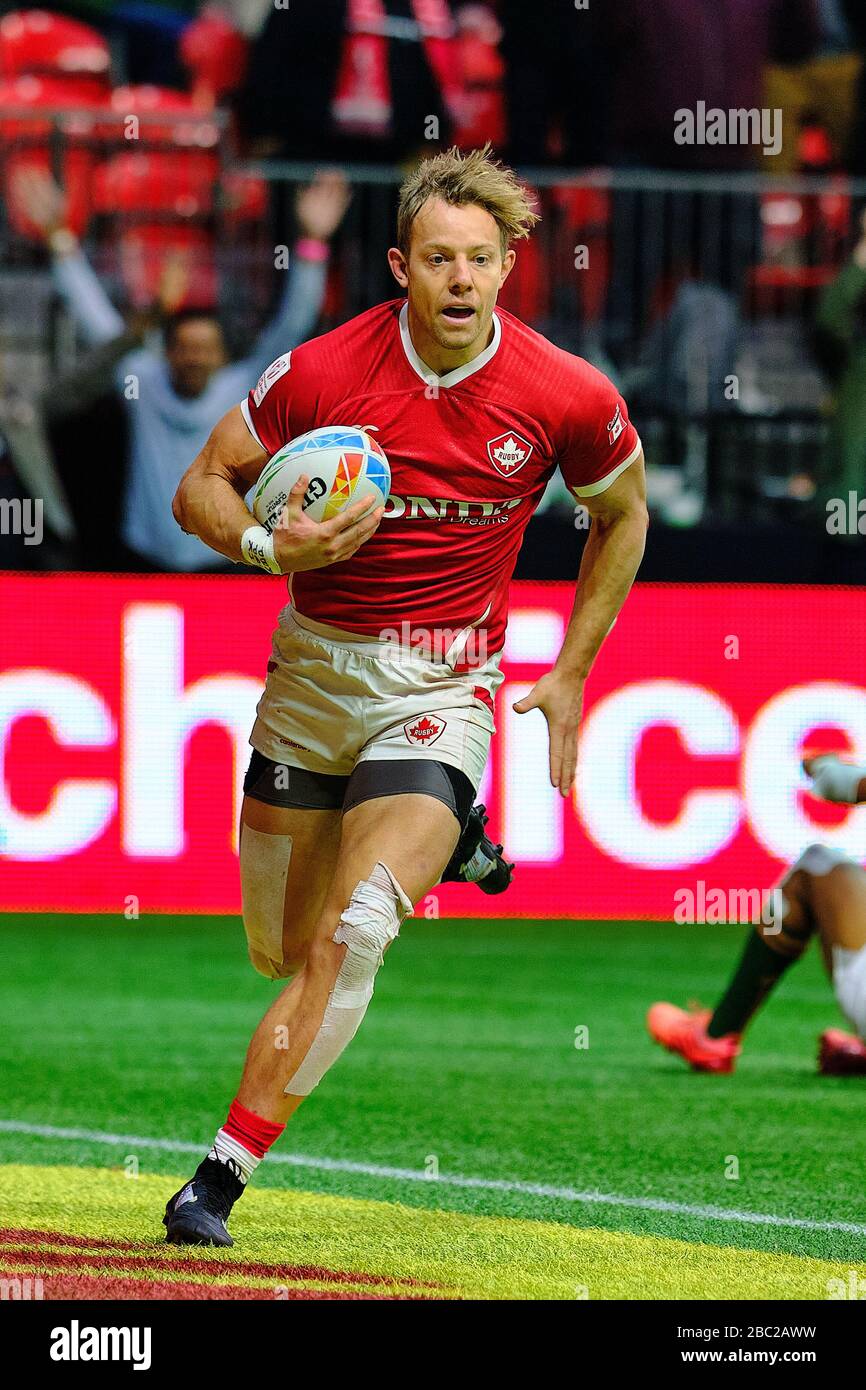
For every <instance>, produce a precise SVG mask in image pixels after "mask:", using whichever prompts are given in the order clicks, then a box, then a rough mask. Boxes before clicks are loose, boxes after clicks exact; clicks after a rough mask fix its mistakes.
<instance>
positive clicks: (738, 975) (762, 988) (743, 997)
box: [707, 931, 796, 1038]
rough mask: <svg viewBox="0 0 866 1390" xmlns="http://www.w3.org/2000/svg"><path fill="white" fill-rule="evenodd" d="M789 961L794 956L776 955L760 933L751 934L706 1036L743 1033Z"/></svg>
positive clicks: (714, 1036) (753, 932) (777, 953)
mask: <svg viewBox="0 0 866 1390" xmlns="http://www.w3.org/2000/svg"><path fill="white" fill-rule="evenodd" d="M792 959H796V957H791V956H781V955H779V952H778V951H774V950H773V949H772V948H771V947H770V946H768V945H767V943H766V941H765V940H764V938H763V937H762V936H761V935H760V933H759V932H757V931H751V932H750V933H749V939H748V941H747V942H746V945H745V948H744V950H743V954H742V956H741V957H740V963H739V965H738V966H737V968H736V970H735V972H734V978H733V979H732V980H731V983H730V984H729V985H728V988H727V989H726V990H725V992H724V994H723V995H722V997H721V999H720V1000H719V1002H718V1004H717V1005H716V1010H715V1013H714V1014H713V1016H712V1018H711V1019H710V1021H709V1023H708V1024H707V1033H708V1034H709V1036H710V1037H711V1038H723V1037H724V1036H725V1035H726V1034H727V1033H742V1031H743V1029H744V1028H745V1026H746V1024H747V1023H748V1021H749V1019H750V1018H751V1017H752V1014H753V1013H754V1012H755V1011H756V1009H757V1008H758V1007H759V1005H760V1004H762V1003H763V1001H764V999H765V998H766V996H767V995H768V994H769V992H770V990H771V989H772V988H773V986H774V984H775V983H776V981H777V980H778V979H779V977H780V976H781V975H782V974H784V972H785V970H787V968H788V966H789V965H790V964H791V962H792Z"/></svg>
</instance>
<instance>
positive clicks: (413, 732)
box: [403, 714, 446, 748]
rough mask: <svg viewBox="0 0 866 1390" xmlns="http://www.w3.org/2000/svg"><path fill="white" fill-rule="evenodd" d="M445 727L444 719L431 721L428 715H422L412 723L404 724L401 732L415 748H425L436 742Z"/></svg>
mask: <svg viewBox="0 0 866 1390" xmlns="http://www.w3.org/2000/svg"><path fill="white" fill-rule="evenodd" d="M445 727H446V726H445V720H444V719H431V718H430V716H429V714H422V715H421V718H420V719H416V720H415V722H414V723H412V722H410V723H408V724H404V725H403V732H404V734H405V735H406V737H407V739H408V740H409V742H410V743H412V744H414V745H415V746H416V748H426V747H429V745H430V744H431V743H435V742H436V740H437V738H438V737H439V735H440V734H441V733H442V732H443V730H444V729H445Z"/></svg>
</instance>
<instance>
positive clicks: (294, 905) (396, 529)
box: [164, 149, 647, 1245]
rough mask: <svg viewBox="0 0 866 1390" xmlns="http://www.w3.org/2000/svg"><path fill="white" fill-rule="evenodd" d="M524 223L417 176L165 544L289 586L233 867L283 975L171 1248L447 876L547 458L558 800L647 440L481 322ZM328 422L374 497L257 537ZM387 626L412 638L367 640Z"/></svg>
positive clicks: (176, 1207)
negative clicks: (558, 642) (561, 631)
mask: <svg viewBox="0 0 866 1390" xmlns="http://www.w3.org/2000/svg"><path fill="white" fill-rule="evenodd" d="M536 220H537V218H536V215H535V213H534V211H533V209H532V207H531V206H530V204H529V202H528V200H527V197H526V194H525V192H524V190H523V188H522V187H521V185H520V184H519V183H518V181H517V179H516V178H515V176H514V174H513V173H512V172H511V171H510V170H508V169H506V168H504V167H503V166H502V165H500V164H499V163H498V162H496V161H494V160H493V159H491V157H490V155H489V153H488V151H487V150H486V149H485V150H475V151H472V152H470V153H467V154H465V155H461V154H460V153H459V152H458V151H456V150H452V151H449V152H447V153H444V154H440V155H437V156H436V157H434V158H431V159H429V160H427V161H426V162H424V163H422V164H421V165H420V167H419V168H418V169H417V171H415V172H414V173H412V174H411V175H410V176H409V177H408V178H407V180H406V182H405V183H404V185H403V187H402V189H401V193H400V201H399V211H398V223H397V244H396V246H394V247H392V248H391V249H390V250H389V252H388V260H389V264H390V267H391V270H392V272H393V275H394V278H395V280H396V281H397V284H398V286H399V287H400V289H401V291H402V292H403V294H401V296H400V298H397V299H394V300H392V301H390V302H388V303H385V304H380V305H378V306H377V307H375V308H373V309H370V310H369V311H367V312H366V313H363V314H360V315H359V316H358V317H357V318H354V319H352V320H350V321H349V322H348V323H345V324H343V325H342V326H341V327H339V328H336V329H334V330H333V331H332V332H330V333H326V334H325V335H323V336H322V337H320V338H316V339H314V340H312V341H310V342H307V343H304V344H302V346H301V347H299V348H295V349H294V350H293V351H292V352H291V353H290V354H289V353H287V354H286V355H285V356H283V357H281V358H279V359H277V361H276V362H274V363H273V364H272V365H271V366H270V367H269V368H268V369H267V370H266V371H265V372H264V373H263V375H262V377H261V378H260V380H259V382H258V384H257V385H256V386H254V387H253V389H252V390H251V391H250V393H249V396H248V398H247V399H246V400H245V401H243V402H242V403H241V404H240V405H239V406H238V407H237V409H235V410H232V411H230V412H229V413H228V414H227V415H226V416H225V417H224V418H223V419H222V420H221V421H220V422H219V424H218V425H217V426H216V428H215V430H214V431H213V434H212V435H211V437H210V439H209V440H208V442H207V444H206V446H205V448H204V449H203V450H202V452H201V454H200V455H199V456H198V458H197V459H196V460H195V462H194V463H193V464H192V466H191V467H190V469H189V470H188V472H187V474H186V475H185V477H184V479H183V481H182V483H181V486H180V488H179V490H178V493H177V497H176V499H175V504H174V512H175V516H176V519H177V520H178V522H179V523H180V525H181V526H182V527H183V529H184V530H186V531H191V532H194V533H195V534H196V535H197V536H199V537H200V538H201V539H202V540H203V541H205V542H206V543H207V544H208V545H209V546H211V547H212V548H213V549H214V550H216V551H218V552H219V553H220V554H222V555H227V556H229V557H231V559H233V560H235V561H246V562H247V563H251V564H257V565H259V566H260V567H261V568H263V569H266V570H268V571H272V572H279V573H283V574H287V575H290V576H291V578H290V580H289V590H290V597H291V603H290V604H289V606H287V607H286V608H285V609H284V610H283V612H282V614H281V615H280V618H279V624H278V627H277V630H276V632H275V634H274V639H273V649H272V655H271V660H270V662H269V664H268V676H267V683H266V686H265V689H264V693H263V695H262V698H261V701H260V703H259V706H258V711H257V719H256V721H255V724H254V727H253V730H252V734H251V738H250V742H251V744H252V746H253V754H252V759H251V762H250V766H249V771H248V773H247V777H246V782H245V799H244V803H243V808H242V816H241V837H240V851H239V854H240V875H241V888H242V900H243V918H244V925H245V929H246V933H247V938H248V943H249V951H250V956H251V959H252V962H253V965H254V966H255V967H256V968H257V969H258V970H260V971H261V972H262V974H264V975H266V976H268V977H271V978H285V979H288V978H289V977H293V978H292V980H291V983H290V984H288V985H287V986H286V987H285V988H284V989H283V990H282V992H281V993H280V994H279V996H278V997H277V998H276V999H275V1001H274V1003H273V1004H272V1005H271V1007H270V1008H269V1009H268V1011H267V1013H266V1014H265V1016H264V1018H263V1019H262V1021H261V1023H260V1024H259V1026H258V1028H257V1029H256V1032H255V1034H254V1036H253V1038H252V1041H251V1043H250V1045H249V1050H248V1052H247V1057H246V1064H245V1066H244V1071H243V1076H242V1079H241V1084H240V1088H239V1090H238V1093H237V1096H236V1097H235V1099H234V1100H233V1101H232V1104H231V1107H230V1109H229V1112H228V1117H227V1119H226V1121H225V1123H224V1124H223V1126H222V1127H221V1129H220V1130H219V1131H218V1133H217V1135H216V1138H215V1140H214V1143H213V1146H212V1147H211V1149H210V1151H209V1153H208V1154H207V1156H206V1157H205V1158H204V1159H203V1161H202V1163H201V1164H199V1167H198V1169H197V1170H196V1173H195V1175H194V1176H193V1178H192V1179H191V1181H190V1182H188V1183H187V1184H185V1186H184V1187H183V1188H181V1190H180V1191H179V1192H178V1193H176V1194H175V1196H174V1197H172V1198H171V1200H170V1201H169V1203H168V1206H167V1208H166V1214H165V1217H164V1221H165V1224H166V1227H167V1238H168V1239H169V1240H170V1241H174V1242H178V1243H196V1244H207V1243H211V1242H212V1243H214V1244H217V1245H230V1244H231V1243H232V1241H231V1237H230V1236H229V1234H228V1231H227V1229H226V1221H227V1219H228V1216H229V1212H230V1210H231V1208H232V1205H233V1203H234V1202H235V1201H236V1200H237V1199H238V1198H239V1197H240V1195H241V1194H242V1192H243V1191H244V1186H245V1184H246V1182H247V1181H248V1179H249V1177H250V1175H251V1174H252V1172H253V1170H254V1168H255V1167H256V1165H257V1164H258V1163H259V1161H260V1160H261V1159H262V1158H263V1157H264V1155H265V1154H266V1153H267V1150H268V1149H269V1147H270V1146H271V1145H272V1144H273V1143H274V1141H275V1140H276V1139H277V1138H278V1136H279V1135H280V1134H281V1132H282V1130H283V1128H284V1127H285V1124H286V1122H287V1120H288V1119H289V1117H290V1116H291V1115H292V1114H293V1113H294V1112H295V1110H296V1109H297V1108H298V1106H299V1105H300V1104H301V1102H302V1101H303V1099H304V1098H305V1097H306V1096H308V1095H309V1094H310V1092H311V1091H312V1090H313V1089H314V1087H315V1086H316V1085H317V1084H318V1082H319V1081H320V1080H321V1079H322V1077H323V1076H324V1075H325V1073H326V1072H327V1071H328V1069H329V1068H330V1067H332V1066H333V1065H334V1063H335V1062H336V1061H337V1059H338V1057H339V1056H340V1054H341V1053H342V1051H343V1049H344V1048H345V1047H346V1045H347V1044H348V1043H349V1042H350V1040H351V1039H352V1037H353V1036H354V1035H355V1033H356V1031H357V1029H358V1028H359V1026H360V1024H361V1021H362V1019H363V1017H364V1014H365V1012H366V1009H367V1006H368V1004H369V1002H370V998H371V996H372V993H373V982H374V978H375V975H376V972H377V971H378V970H379V968H380V966H381V965H382V960H383V956H384V954H385V952H386V950H387V949H388V947H389V946H390V945H391V943H392V942H393V941H394V939H395V938H396V936H397V934H398V931H399V929H400V926H401V924H402V922H403V920H404V919H405V918H406V917H407V916H408V915H409V914H411V912H412V910H413V904H415V903H417V902H418V901H419V899H421V898H422V897H423V896H424V895H425V894H426V893H428V892H429V891H430V889H431V888H432V887H433V886H435V884H437V883H438V882H439V881H440V878H441V876H442V873H443V870H444V869H446V867H447V866H448V864H449V861H451V860H452V856H453V855H454V852H455V847H456V846H457V844H458V840H459V837H460V833H461V828H462V827H463V825H464V824H465V823H466V820H467V816H468V815H469V813H470V808H471V807H472V803H473V799H474V793H475V789H476V788H477V786H478V783H479V781H480V779H481V775H482V772H483V770H484V765H485V760H486V758H487V752H488V747H489V743H490V736H491V734H492V732H493V727H494V726H493V703H494V695H495V693H496V689H497V687H498V685H499V683H500V681H501V679H502V676H501V674H500V672H499V658H500V653H501V650H502V645H503V640H504V635H505V623H506V608H507V601H508V587H509V581H510V579H511V574H512V571H513V568H514V563H515V559H516V556H517V552H518V550H519V547H520V543H521V539H522V536H523V533H524V531H525V529H526V525H527V522H528V521H529V518H530V516H531V515H532V512H533V509H534V508H535V506H536V505H537V503H538V501H539V499H540V497H541V495H542V493H543V492H544V489H545V487H546V485H547V482H548V480H549V478H550V477H551V474H552V473H553V471H554V469H555V468H556V467H559V468H560V470H561V471H562V474H563V476H564V478H565V481H566V483H567V485H568V486H569V487H570V489H571V490H572V492H573V494H574V496H575V498H576V499H578V500H579V501H580V502H581V503H583V505H584V506H585V507H586V508H587V509H588V511H589V513H590V514H591V516H592V525H591V529H590V534H589V537H588V540H587V544H586V547H585V550H584V553H583V557H582V561H581V566H580V575H579V579H580V582H579V586H578V590H577V595H576V600H575V604H574V610H573V613H572V615H571V618H570V621H569V623H568V626H567V630H566V632H565V635H564V640H563V643H562V648H561V651H560V653H559V656H558V658H557V660H556V662H555V664H554V666H553V667H552V669H551V670H550V671H548V672H547V673H546V674H544V675H543V676H542V677H541V679H540V680H539V681H538V682H537V684H536V685H535V686H534V688H533V689H532V690H531V691H530V692H529V693H528V694H527V695H526V697H525V698H524V699H522V700H520V701H519V702H518V703H517V704H516V705H515V707H514V708H515V709H516V710H517V711H518V713H525V712H528V711H529V710H534V709H537V710H541V712H542V713H543V715H544V717H545V719H546V721H547V725H548V731H549V759H550V769H549V770H550V779H551V783H552V785H553V786H554V787H555V788H557V789H558V790H559V792H560V793H561V795H562V796H563V797H567V796H568V795H569V793H570V791H571V788H572V784H573V781H574V776H575V763H576V756H577V730H578V721H579V717H580V710H581V699H582V694H583V688H584V682H585V681H586V678H587V676H588V674H589V671H590V668H591V666H592V663H593V660H594V658H595V656H596V653H597V652H598V650H599V647H600V646H601V643H602V641H603V639H604V637H605V635H606V633H607V632H608V631H609V629H610V627H611V625H612V624H613V622H614V621H615V619H616V616H617V614H618V612H619V611H620V608H621V607H622V604H623V602H624V601H625V598H626V596H627V594H628V592H629V589H630V588H631V585H632V582H633V580H634V577H635V573H636V571H637V568H638V565H639V563H640V560H641V557H642V554H643V549H644V541H645V532H646V524H647V512H646V503H645V487H644V468H643V457H642V451H641V446H640V440H639V439H638V437H637V434H636V432H635V429H634V427H633V425H632V424H631V423H630V421H629V418H628V413H627V410H626V406H625V403H624V401H623V400H622V399H621V398H620V396H619V394H618V392H617V391H616V389H615V388H614V386H613V385H612V384H611V382H610V381H608V379H607V378H606V377H605V376H603V375H602V374H601V373H600V372H598V371H596V370H595V369H594V368H593V367H592V366H590V365H589V364H588V363H587V362H584V361H582V360H581V359H580V358H578V357H574V356H572V355H571V354H570V353H568V352H564V351H562V350H561V349H559V348H557V347H555V346H554V345H553V344H552V343H550V342H548V341H547V340H546V339H545V338H543V337H541V336H540V335H539V334H537V333H535V332H533V331H532V330H531V329H530V328H528V327H527V326H526V325H525V324H523V323H521V322H520V321H519V320H518V319H517V318H515V317H514V316H512V315H511V314H509V313H506V312H503V311H497V310H496V299H497V294H498V292H499V290H500V288H501V286H502V285H503V284H504V282H505V280H506V278H507V276H508V275H509V273H510V271H511V269H512V266H513V265H514V260H515V251H514V248H513V246H512V243H513V242H514V241H519V240H520V239H521V238H524V237H526V236H528V235H529V233H530V231H531V228H532V225H533V223H534V222H535V221H536ZM331 424H333V425H340V426H350V425H352V424H356V425H358V426H361V427H363V428H366V429H370V430H375V431H376V432H377V434H376V438H377V439H378V440H379V442H381V444H382V447H383V449H384V451H385V453H386V455H387V457H388V459H389V461H390V465H391V470H392V484H391V487H392V491H391V495H390V496H389V497H388V501H387V505H386V506H384V507H381V506H380V507H375V508H374V507H372V506H371V504H369V503H367V502H360V503H357V504H355V505H353V506H350V507H349V508H347V509H346V510H345V511H344V512H343V513H341V514H340V515H339V516H336V517H334V518H332V519H330V520H328V521H326V522H322V523H318V524H317V523H314V522H312V521H310V520H309V519H308V518H307V517H305V515H304V513H303V510H302V505H301V504H302V499H303V496H304V491H305V487H306V484H307V481H308V479H305V478H302V479H300V481H299V483H298V484H297V485H296V486H295V488H294V489H293V491H292V494H291V496H290V498H289V501H288V503H287V506H286V509H285V512H284V515H283V517H282V519H281V522H280V524H279V525H278V527H277V529H276V531H275V532H274V534H273V536H272V537H268V536H267V534H266V533H265V531H264V529H263V528H262V527H259V526H257V525H256V524H255V521H254V518H253V517H252V515H251V514H250V512H249V511H248V510H247V507H246V505H245V503H244V500H243V499H244V497H245V495H246V494H247V493H248V491H249V489H250V487H251V486H252V485H253V484H254V483H255V481H256V479H257V478H258V476H259V474H260V473H261V471H262V469H263V467H264V465H265V463H266V461H267V459H268V458H269V457H270V456H271V455H273V454H274V453H275V452H276V451H277V450H278V449H280V448H282V446H283V445H284V444H285V443H286V442H287V441H288V440H290V439H292V438H293V437H295V436H297V435H299V434H301V433H302V432H304V431H306V430H309V429H312V428H314V427H317V426H327V425H331ZM395 629H396V630H397V631H398V632H401V633H408V634H409V636H408V640H407V641H405V642H402V643H401V644H397V645H396V646H395V644H394V643H393V641H391V640H387V641H385V640H383V636H384V635H385V634H391V633H393V632H394V630H395ZM482 828H483V827H482Z"/></svg>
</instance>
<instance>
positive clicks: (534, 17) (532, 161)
mask: <svg viewBox="0 0 866 1390" xmlns="http://www.w3.org/2000/svg"><path fill="white" fill-rule="evenodd" d="M618 2H619V0H616V3H618ZM654 8H655V6H654V5H652V6H650V9H651V10H654ZM499 13H500V17H501V19H502V27H503V41H502V50H503V56H504V58H505V63H506V79H505V80H506V110H507V118H508V147H507V148H508V157H509V159H510V160H511V161H512V162H513V163H515V164H522V165H528V166H532V165H542V164H564V165H570V166H572V167H576V168H581V167H583V166H585V165H592V164H600V163H603V162H604V161H605V159H606V155H607V143H608V142H607V129H606V112H607V94H608V87H609V78H608V69H607V66H606V63H605V53H604V50H603V49H602V48H601V46H600V44H599V36H598V30H599V18H598V16H599V15H600V9H599V10H597V9H596V8H595V7H594V6H592V5H590V7H589V8H588V9H583V10H578V9H576V8H574V7H573V6H571V5H564V4H563V3H562V0H535V3H533V4H527V0H501V2H500V6H499ZM638 71H639V69H638ZM641 80H642V75H641ZM632 81H633V82H634V75H632ZM632 99H634V94H632Z"/></svg>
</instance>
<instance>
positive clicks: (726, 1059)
mask: <svg viewBox="0 0 866 1390" xmlns="http://www.w3.org/2000/svg"><path fill="white" fill-rule="evenodd" d="M803 769H804V771H805V772H806V773H807V774H808V775H809V776H810V777H811V778H812V790H813V792H814V794H815V795H816V796H820V797H822V798H823V799H824V800H825V801H834V802H839V803H847V804H855V803H857V802H866V767H855V766H853V765H852V764H850V763H846V762H843V761H842V760H841V759H840V758H838V757H837V756H836V755H835V754H834V753H826V754H821V755H820V756H818V757H809V758H804V759H803ZM779 889H780V893H781V896H780V899H779V906H780V909H781V911H780V913H779V914H778V918H777V920H775V921H773V922H771V923H768V924H766V925H765V924H764V923H757V924H756V926H755V930H754V931H753V932H752V933H751V934H750V936H749V939H748V941H747V942H746V946H745V949H744V951H743V954H742V957H741V959H740V962H739V964H738V966H737V969H736V971H735V972H734V975H733V977H732V979H731V981H730V983H729V985H728V987H727V989H726V990H725V992H724V994H723V995H722V997H721V999H720V1001H719V1003H718V1004H717V1005H716V1007H715V1009H712V1010H694V1011H692V1012H687V1011H686V1010H685V1009H678V1008H677V1007H676V1006H675V1005H673V1004H666V1003H658V1004H653V1005H652V1007H651V1009H650V1010H649V1012H648V1014H647V1027H648V1029H649V1031H650V1034H651V1036H652V1037H653V1038H654V1039H655V1041H656V1042H659V1043H661V1044H662V1046H663V1047H666V1048H667V1049H668V1051H670V1052H676V1053H679V1055H680V1056H681V1057H683V1058H684V1059H685V1061H687V1062H688V1063H689V1065H690V1066H692V1067H693V1068H694V1069H695V1071H715V1072H732V1071H733V1070H734V1065H735V1063H736V1060H737V1057H738V1056H739V1053H740V1046H741V1038H742V1034H743V1031H744V1029H745V1027H746V1025H747V1023H748V1022H749V1020H750V1019H751V1018H752V1017H753V1016H754V1014H755V1013H756V1012H757V1011H758V1009H759V1008H760V1006H761V1005H762V1004H763V1003H764V1001H765V1000H766V998H767V996H768V995H769V993H770V991H771V990H772V989H773V987H774V986H775V985H776V983H777V982H778V981H779V980H780V979H781V977H782V975H783V974H784V973H785V971H786V970H787V969H788V967H789V966H790V965H792V964H793V963H794V961H796V960H799V959H800V957H801V956H802V955H803V953H804V951H805V950H806V947H807V946H808V945H809V942H810V941H811V939H812V937H813V936H817V937H818V939H819V941H820V943H821V953H822V956H823V959H824V965H825V966H826V969H827V973H828V975H829V976H830V979H831V981H832V984H833V990H834V993H835V995H836V1000H837V1002H838V1004H839V1007H840V1009H841V1010H842V1012H843V1014H845V1016H846V1018H847V1019H848V1021H849V1023H850V1024H851V1026H852V1028H854V1030H855V1035H851V1034H850V1033H845V1032H843V1031H842V1030H841V1029H839V1028H828V1029H826V1030H825V1031H824V1032H823V1033H822V1034H821V1036H820V1038H819V1042H818V1069H819V1071H822V1072H824V1073H825V1074H826V1075H828V1076H848V1075H861V1076H862V1075H864V1074H866V1042H864V1039H866V873H864V871H863V869H862V868H861V866H860V865H859V864H857V863H855V862H854V860H852V859H849V858H848V856H847V855H845V854H843V853H841V851H839V850H836V849H830V848H829V847H828V846H826V845H821V844H814V845H810V846H809V847H808V849H806V850H804V852H803V854H801V856H800V858H799V859H798V860H797V862H796V863H795V864H793V865H792V866H791V868H790V869H788V871H787V873H786V874H785V875H784V877H783V878H782V880H781V883H780V884H779Z"/></svg>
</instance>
